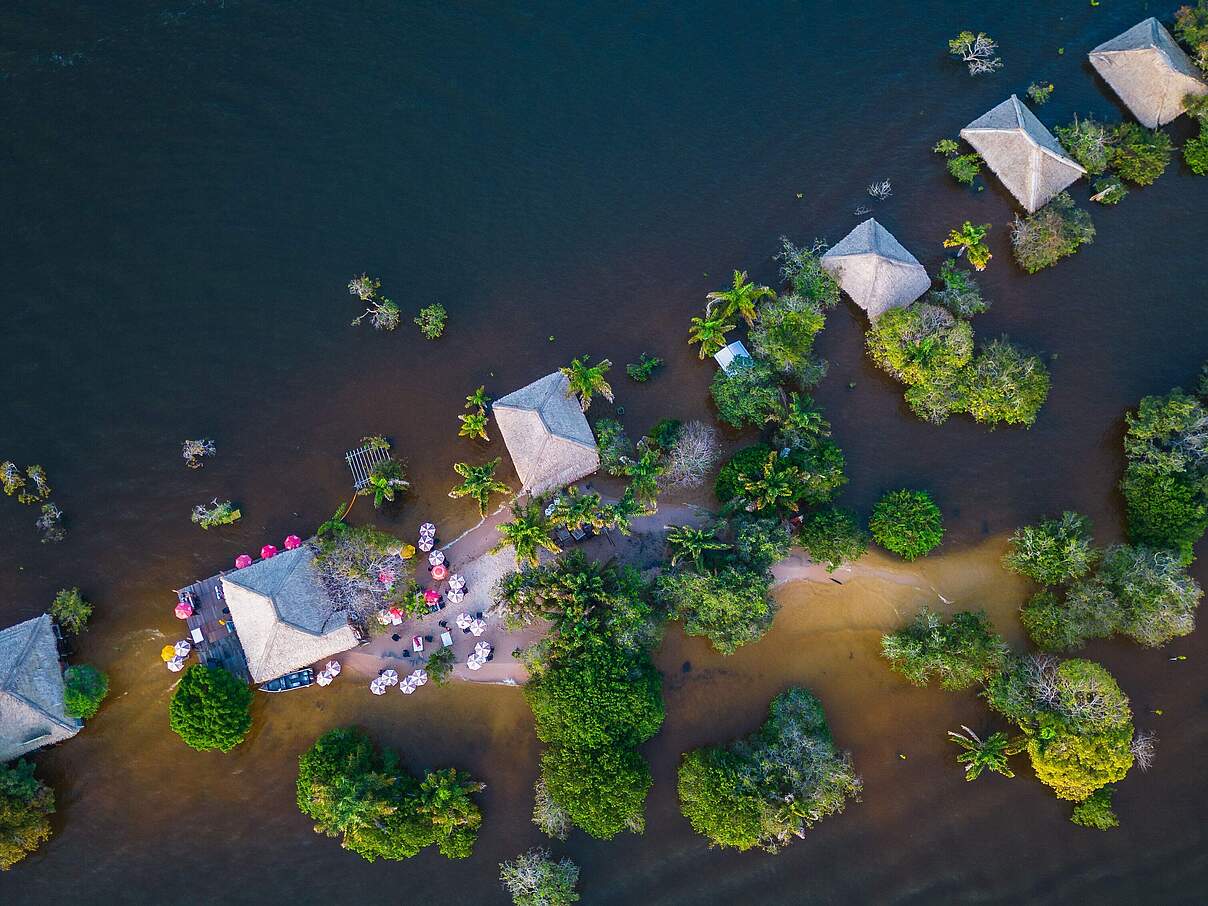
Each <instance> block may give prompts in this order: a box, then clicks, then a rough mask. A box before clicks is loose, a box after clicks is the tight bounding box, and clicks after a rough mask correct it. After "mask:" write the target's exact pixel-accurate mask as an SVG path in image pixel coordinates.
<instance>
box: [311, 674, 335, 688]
mask: <svg viewBox="0 0 1208 906" xmlns="http://www.w3.org/2000/svg"><path fill="white" fill-rule="evenodd" d="M315 682H316V683H318V684H319V685H320V686H330V685H331V674H330V673H320V674H319V675H318V676H316V677H315Z"/></svg>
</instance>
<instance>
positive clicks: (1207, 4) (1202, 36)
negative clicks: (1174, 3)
mask: <svg viewBox="0 0 1208 906" xmlns="http://www.w3.org/2000/svg"><path fill="white" fill-rule="evenodd" d="M1174 33H1175V36H1176V37H1177V38H1178V39H1179V40H1180V41H1182V42H1183V43H1184V44H1186V45H1187V50H1188V52H1189V53H1190V54H1191V57H1192V59H1193V60H1194V61H1195V64H1196V65H1197V66H1199V67H1200V69H1202V70H1203V71H1204V74H1205V75H1208V0H1196V2H1195V4H1194V5H1192V3H1191V2H1190V0H1189V2H1187V3H1185V4H1184V5H1183V6H1181V7H1179V11H1178V12H1177V13H1175V16H1174Z"/></svg>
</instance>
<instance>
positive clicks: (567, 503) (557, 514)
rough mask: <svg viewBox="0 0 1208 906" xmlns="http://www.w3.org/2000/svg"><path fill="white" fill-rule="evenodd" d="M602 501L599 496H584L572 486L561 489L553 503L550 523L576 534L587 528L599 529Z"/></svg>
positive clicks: (592, 494) (601, 524) (601, 522)
mask: <svg viewBox="0 0 1208 906" xmlns="http://www.w3.org/2000/svg"><path fill="white" fill-rule="evenodd" d="M602 506H603V504H602V499H601V497H600V495H599V494H595V493H591V494H584V493H583V492H582V491H580V490H579V489H578V488H577V487H575V486H574V485H571V486H570V487H568V488H565V489H563V490H562V491H561V492H560V493H559V494H558V497H557V499H556V500H555V501H554V510H553V512H552V513H551V514H550V517H549V519H550V522H552V523H553V524H554V525H557V526H560V527H562V528H564V529H566V530H567V531H568V532H577V531H579V530H580V529H584V528H587V527H589V526H590V527H592V528H601V527H602V526H603V519H602V518H601V512H600V510H601V508H602Z"/></svg>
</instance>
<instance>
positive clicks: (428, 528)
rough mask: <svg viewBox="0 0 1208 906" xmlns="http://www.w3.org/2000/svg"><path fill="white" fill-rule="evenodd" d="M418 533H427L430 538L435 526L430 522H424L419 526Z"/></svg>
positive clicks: (434, 532) (433, 533) (421, 534)
mask: <svg viewBox="0 0 1208 906" xmlns="http://www.w3.org/2000/svg"><path fill="white" fill-rule="evenodd" d="M419 533H420V536H421V537H423V536H424V535H427V536H428V537H429V538H431V537H432V536H433V535H435V534H436V526H434V525H433V524H432V523H431V522H425V523H424V524H423V525H421V526H420V527H419Z"/></svg>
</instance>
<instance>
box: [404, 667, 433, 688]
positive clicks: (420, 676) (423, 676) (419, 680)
mask: <svg viewBox="0 0 1208 906" xmlns="http://www.w3.org/2000/svg"><path fill="white" fill-rule="evenodd" d="M407 679H409V680H411V682H413V683H415V685H417V686H422V685H423V684H424V683H426V682H428V671H427V670H416V671H415V672H414V673H412V674H411V675H410V676H409V677H407Z"/></svg>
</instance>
